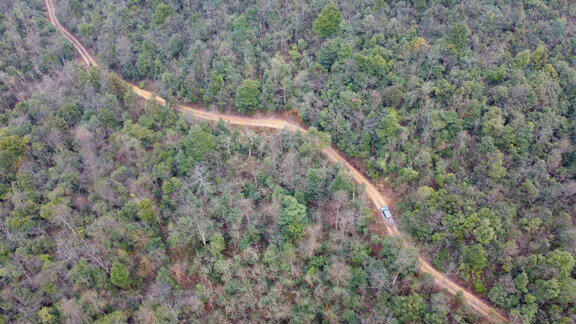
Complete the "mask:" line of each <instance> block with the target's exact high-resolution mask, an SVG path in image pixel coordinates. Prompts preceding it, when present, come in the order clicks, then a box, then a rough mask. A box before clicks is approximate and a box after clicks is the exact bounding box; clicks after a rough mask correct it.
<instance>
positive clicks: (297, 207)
mask: <svg viewBox="0 0 576 324" xmlns="http://www.w3.org/2000/svg"><path fill="white" fill-rule="evenodd" d="M281 199H282V211H281V212H280V217H279V218H278V226H279V227H280V232H281V233H282V234H283V235H284V237H285V239H286V241H288V242H293V241H295V240H297V239H299V238H300V237H301V236H302V232H303V231H304V227H305V226H306V222H307V214H306V206H304V205H302V204H301V203H299V202H298V201H297V200H296V198H294V197H292V196H289V195H283V196H282V197H281Z"/></svg>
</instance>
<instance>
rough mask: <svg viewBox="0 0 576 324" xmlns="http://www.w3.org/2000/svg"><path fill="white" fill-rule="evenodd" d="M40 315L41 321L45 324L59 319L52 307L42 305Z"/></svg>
mask: <svg viewBox="0 0 576 324" xmlns="http://www.w3.org/2000/svg"><path fill="white" fill-rule="evenodd" d="M38 317H39V318H40V322H41V323H44V324H52V323H56V322H57V321H58V316H57V315H56V314H55V312H54V308H52V307H42V309H40V311H39V312H38Z"/></svg>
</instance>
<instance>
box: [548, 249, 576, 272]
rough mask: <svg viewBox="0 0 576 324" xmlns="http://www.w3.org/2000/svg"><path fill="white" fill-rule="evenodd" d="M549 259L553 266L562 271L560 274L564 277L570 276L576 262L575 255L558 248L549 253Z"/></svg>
mask: <svg viewBox="0 0 576 324" xmlns="http://www.w3.org/2000/svg"><path fill="white" fill-rule="evenodd" d="M547 259H548V263H549V264H550V266H551V268H552V269H557V270H558V271H560V276H562V277H569V276H570V274H571V273H572V269H573V268H574V265H575V264H576V260H575V259H574V256H572V254H570V252H567V251H564V250H562V249H556V250H554V251H552V252H550V253H548V258H547Z"/></svg>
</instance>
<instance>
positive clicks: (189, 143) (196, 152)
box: [176, 125, 216, 172]
mask: <svg viewBox="0 0 576 324" xmlns="http://www.w3.org/2000/svg"><path fill="white" fill-rule="evenodd" d="M215 148H216V137H215V136H214V135H212V133H210V132H209V131H205V130H204V129H202V127H201V126H200V125H195V126H194V127H192V128H190V131H188V135H187V136H186V137H185V138H184V139H183V140H182V141H181V148H180V150H179V151H178V154H177V155H176V161H177V162H178V164H179V165H180V168H181V170H182V171H183V172H188V171H189V170H190V168H191V167H192V165H194V163H196V162H198V161H200V160H202V159H204V157H205V156H206V154H208V153H210V152H212V151H214V149H215Z"/></svg>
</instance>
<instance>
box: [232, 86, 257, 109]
mask: <svg viewBox="0 0 576 324" xmlns="http://www.w3.org/2000/svg"><path fill="white" fill-rule="evenodd" d="M236 107H237V108H238V111H240V112H241V113H245V112H248V113H253V112H255V111H256V110H257V109H258V108H259V107H260V82H258V81H257V80H251V79H246V80H244V81H243V82H242V84H240V85H239V86H238V89H237V90H236Z"/></svg>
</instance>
